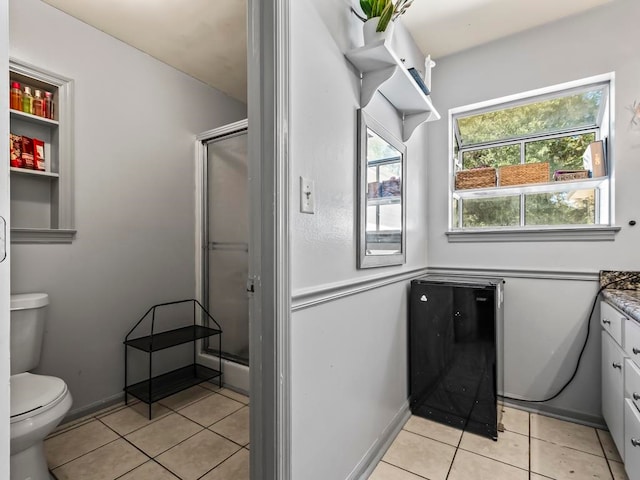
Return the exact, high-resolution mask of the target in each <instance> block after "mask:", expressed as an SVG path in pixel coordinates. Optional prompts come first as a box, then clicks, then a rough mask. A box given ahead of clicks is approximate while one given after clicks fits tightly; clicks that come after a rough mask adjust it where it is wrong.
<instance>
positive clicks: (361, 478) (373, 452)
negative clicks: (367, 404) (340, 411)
mask: <svg viewBox="0 0 640 480" xmlns="http://www.w3.org/2000/svg"><path fill="white" fill-rule="evenodd" d="M409 417H411V411H410V410H409V403H408V402H405V403H404V404H403V405H402V408H401V409H400V410H399V411H398V413H396V414H395V415H394V417H393V419H392V420H391V422H390V423H389V425H387V427H386V428H385V429H384V431H383V432H382V434H381V435H380V436H379V437H378V439H377V440H376V441H375V442H374V443H373V445H371V447H369V450H368V451H367V452H366V453H365V454H364V455H363V457H362V459H361V460H360V462H358V465H356V467H355V468H354V469H353V470H352V471H351V473H350V474H349V476H348V477H347V480H367V479H368V478H369V476H370V475H371V473H372V472H373V471H374V470H375V468H376V466H377V465H378V462H379V461H380V460H382V457H383V456H384V454H385V453H386V451H387V450H388V449H389V447H390V446H391V444H392V443H393V441H394V440H395V439H396V437H397V436H398V433H400V430H402V427H404V424H405V423H407V420H409Z"/></svg>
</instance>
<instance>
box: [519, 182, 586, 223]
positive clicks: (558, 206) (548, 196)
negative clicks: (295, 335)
mask: <svg viewBox="0 0 640 480" xmlns="http://www.w3.org/2000/svg"><path fill="white" fill-rule="evenodd" d="M595 199H596V195H595V190H573V191H571V192H559V193H539V194H532V195H525V224H526V225H592V224H594V223H595V222H596V208H595V206H596V200H595Z"/></svg>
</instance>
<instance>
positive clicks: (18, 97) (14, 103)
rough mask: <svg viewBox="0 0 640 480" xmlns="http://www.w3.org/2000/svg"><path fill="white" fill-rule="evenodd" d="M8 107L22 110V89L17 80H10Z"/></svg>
mask: <svg viewBox="0 0 640 480" xmlns="http://www.w3.org/2000/svg"><path fill="white" fill-rule="evenodd" d="M9 98H10V101H9V107H10V108H11V109H12V110H22V90H20V83H19V82H11V90H10V97H9Z"/></svg>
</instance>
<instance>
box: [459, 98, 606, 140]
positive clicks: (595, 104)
mask: <svg viewBox="0 0 640 480" xmlns="http://www.w3.org/2000/svg"><path fill="white" fill-rule="evenodd" d="M604 97H605V95H604V87H596V88H594V89H592V90H589V91H587V92H582V93H575V94H572V95H569V96H565V97H561V98H550V99H546V100H542V101H537V102H533V103H529V104H526V105H519V106H516V107H511V108H506V109H499V110H495V111H492V112H486V113H481V114H478V115H470V116H468V117H463V118H458V119H457V125H458V130H459V132H460V138H459V141H460V146H469V145H476V144H480V143H487V142H495V141H501V140H510V139H514V138H522V137H528V136H532V135H539V134H549V133H554V132H559V131H563V130H567V129H573V128H588V127H596V126H597V121H598V113H599V111H600V106H601V104H602V101H603V99H604Z"/></svg>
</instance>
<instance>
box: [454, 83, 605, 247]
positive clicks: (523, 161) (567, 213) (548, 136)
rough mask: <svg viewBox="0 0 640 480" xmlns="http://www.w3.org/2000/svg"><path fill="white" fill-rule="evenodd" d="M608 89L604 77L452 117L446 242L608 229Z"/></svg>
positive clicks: (463, 110)
mask: <svg viewBox="0 0 640 480" xmlns="http://www.w3.org/2000/svg"><path fill="white" fill-rule="evenodd" d="M612 81H613V74H607V75H602V76H599V77H594V78H590V79H585V80H581V81H578V82H572V83H570V84H564V85H558V86H555V87H549V88H546V89H542V90H537V91H534V92H528V93H524V94H520V95H517V96H512V97H508V98H502V99H497V100H493V101H490V102H485V103H483V104H476V105H470V106H467V107H461V108H457V109H453V110H451V111H450V112H449V114H450V119H451V123H450V124H451V127H452V131H451V139H452V142H451V158H452V160H451V169H450V171H451V178H450V182H451V183H450V195H451V202H450V206H451V207H450V225H449V227H450V228H449V236H450V241H451V239H452V237H456V236H462V235H464V234H465V233H478V232H493V233H498V234H499V233H501V232H504V233H507V234H513V232H533V231H535V232H541V231H549V232H556V233H557V231H559V230H564V231H569V232H570V231H572V230H573V231H574V233H575V232H576V231H578V230H579V231H580V232H581V235H588V234H589V231H599V232H601V231H602V229H603V226H604V227H609V226H611V223H612V221H613V212H612V202H611V199H612V198H613V192H612V186H611V177H612V162H611V145H610V142H609V141H608V139H609V137H610V136H611V125H610V122H611V118H612V112H611V108H612V107H611V99H610V97H611V88H612ZM611 230H612V231H613V230H616V229H615V228H612V229H611ZM458 234H460V235H458ZM523 238H524V237H523ZM576 238H579V237H576ZM525 239H526V238H525Z"/></svg>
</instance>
